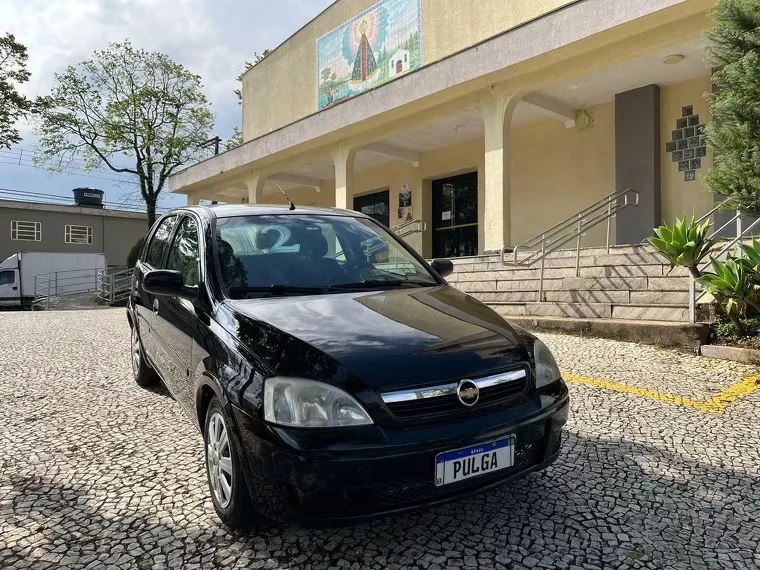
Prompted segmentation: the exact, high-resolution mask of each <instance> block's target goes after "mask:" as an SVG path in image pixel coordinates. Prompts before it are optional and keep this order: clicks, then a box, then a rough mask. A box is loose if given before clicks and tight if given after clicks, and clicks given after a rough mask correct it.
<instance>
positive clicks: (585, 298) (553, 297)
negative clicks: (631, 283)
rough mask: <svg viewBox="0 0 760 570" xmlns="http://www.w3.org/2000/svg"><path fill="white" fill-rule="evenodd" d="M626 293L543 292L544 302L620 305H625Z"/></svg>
mask: <svg viewBox="0 0 760 570" xmlns="http://www.w3.org/2000/svg"><path fill="white" fill-rule="evenodd" d="M630 296H631V293H630V292H628V291H603V290H599V291H572V290H571V291H545V292H544V301H548V302H552V303H620V304H627V303H628V302H629V301H630Z"/></svg>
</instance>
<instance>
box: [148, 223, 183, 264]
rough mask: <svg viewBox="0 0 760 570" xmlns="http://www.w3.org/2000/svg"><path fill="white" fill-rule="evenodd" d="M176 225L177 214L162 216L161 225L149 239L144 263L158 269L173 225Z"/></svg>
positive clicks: (167, 245) (167, 246)
mask: <svg viewBox="0 0 760 570" xmlns="http://www.w3.org/2000/svg"><path fill="white" fill-rule="evenodd" d="M176 225H177V216H171V217H168V218H164V220H163V221H162V222H161V225H159V226H158V228H157V229H156V232H155V233H154V234H153V238H152V239H151V240H150V246H149V247H148V252H147V253H146V254H145V263H147V264H148V265H150V266H151V267H153V268H155V269H158V268H160V267H161V262H162V261H163V259H164V253H166V250H167V249H168V248H169V240H170V239H171V237H172V232H173V231H174V226H176Z"/></svg>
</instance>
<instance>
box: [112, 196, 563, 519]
mask: <svg viewBox="0 0 760 570" xmlns="http://www.w3.org/2000/svg"><path fill="white" fill-rule="evenodd" d="M451 270H452V265H451V262H449V261H445V260H438V261H434V262H433V263H432V264H431V265H428V264H427V263H425V261H424V260H423V259H422V258H420V257H419V256H418V255H417V254H416V253H415V252H414V251H413V250H412V249H410V248H409V247H408V246H407V245H405V244H404V243H403V242H402V241H400V240H399V239H397V238H396V237H395V236H393V235H391V234H390V233H389V232H388V230H386V229H385V228H384V227H383V226H381V225H380V224H378V223H376V222H375V221H374V220H372V219H371V218H368V217H366V216H363V215H362V214H359V213H356V212H348V211H342V210H328V209H316V208H297V209H295V210H290V209H288V208H280V207H276V206H245V205H240V206H215V207H211V208H205V207H192V208H183V209H180V210H176V211H173V212H171V213H169V214H167V215H165V216H163V217H162V218H161V219H160V220H159V221H158V222H157V223H156V224H155V225H154V227H153V229H152V230H151V233H150V235H149V236H148V240H147V244H146V246H145V248H144V249H143V251H142V253H141V255H140V260H139V261H138V263H137V266H136V268H135V278H134V283H133V286H132V292H131V295H130V298H129V303H128V307H127V316H128V319H129V323H130V325H131V327H132V368H133V372H134V376H135V380H136V381H137V383H138V384H140V385H141V386H145V385H148V384H152V383H154V382H157V381H158V379H159V378H160V379H161V380H163V382H164V384H165V385H166V386H167V388H168V389H169V390H170V391H171V393H172V394H173V396H174V397H175V399H176V400H177V401H178V402H179V403H180V404H181V405H182V406H183V407H184V408H185V410H186V411H187V412H188V413H189V415H190V417H191V418H192V420H193V421H194V422H195V423H196V424H197V425H198V426H199V427H200V429H201V432H202V433H203V437H204V440H205V450H206V470H207V474H208V482H209V487H210V491H211V496H212V498H213V503H214V507H215V508H216V511H217V513H218V514H219V517H220V518H221V519H222V521H224V522H225V523H226V524H227V525H229V526H230V527H240V526H245V525H247V524H250V523H252V522H255V521H256V520H257V519H258V520H262V519H263V520H277V521H283V520H296V521H300V522H302V523H306V524H324V523H326V524H343V523H350V522H355V521H360V520H364V519H368V518H371V517H374V516H377V515H383V514H390V513H398V512H401V511H405V510H408V509H415V508H419V507H423V506H430V505H436V504H440V503H442V502H445V501H449V500H454V499H460V498H462V497H465V496H467V495H469V494H472V493H483V492H487V491H488V490H489V489H492V488H494V487H496V486H498V485H501V484H504V483H507V482H509V481H512V480H514V479H517V478H519V477H522V476H524V475H526V474H527V473H530V472H532V471H538V470H540V469H544V468H545V467H547V466H548V465H549V464H550V463H552V462H553V461H554V460H555V459H556V457H557V454H558V453H559V448H560V433H561V428H562V426H563V425H564V424H565V422H566V420H567V410H568V394H567V388H566V386H565V384H564V382H563V381H562V378H561V377H560V372H559V370H558V369H557V365H556V363H555V361H554V358H553V357H552V355H551V353H550V352H549V350H548V349H547V348H546V346H545V345H544V344H543V343H542V342H541V341H539V340H537V339H536V338H535V337H533V336H532V335H530V334H529V333H527V332H526V331H524V330H522V329H520V328H518V327H515V326H513V325H510V324H509V323H507V322H506V321H504V320H503V319H502V318H501V317H500V316H499V315H497V314H496V313H495V312H494V311H492V310H491V309H489V308H488V307H486V306H485V305H483V304H481V303H480V302H478V301H477V300H475V299H473V298H472V297H469V296H468V295H466V294H464V293H462V292H460V291H457V290H456V289H454V288H452V287H450V286H449V285H447V284H446V282H445V281H444V279H443V277H444V276H446V275H447V274H449V273H451Z"/></svg>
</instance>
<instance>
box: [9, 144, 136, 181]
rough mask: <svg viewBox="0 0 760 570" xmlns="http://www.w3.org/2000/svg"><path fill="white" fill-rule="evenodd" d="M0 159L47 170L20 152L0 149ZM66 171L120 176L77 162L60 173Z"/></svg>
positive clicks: (105, 169)
mask: <svg viewBox="0 0 760 570" xmlns="http://www.w3.org/2000/svg"><path fill="white" fill-rule="evenodd" d="M0 158H3V159H6V160H12V161H15V162H17V163H18V164H26V165H29V166H35V167H39V168H44V169H45V170H47V168H45V167H44V166H43V165H41V164H36V163H35V162H34V158H33V155H32V154H31V153H29V154H24V153H22V152H16V151H13V150H6V149H0ZM67 170H71V171H79V172H85V173H87V172H96V173H101V174H111V175H113V176H117V177H118V176H121V175H120V174H119V173H118V172H114V171H113V170H111V169H109V168H101V167H98V168H92V169H87V167H86V165H84V163H79V162H78V161H73V162H72V163H71V164H69V165H67V167H66V168H62V169H61V172H66V171H67Z"/></svg>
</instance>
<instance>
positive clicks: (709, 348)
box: [699, 344, 760, 365]
mask: <svg viewBox="0 0 760 570" xmlns="http://www.w3.org/2000/svg"><path fill="white" fill-rule="evenodd" d="M699 353H700V354H701V355H702V356H705V357H707V358H720V359H722V360H733V361H734V362H741V363H743V364H757V365H760V350H755V349H752V348H738V347H735V346H720V345H716V344H705V345H703V346H702V347H700V349H699Z"/></svg>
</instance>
